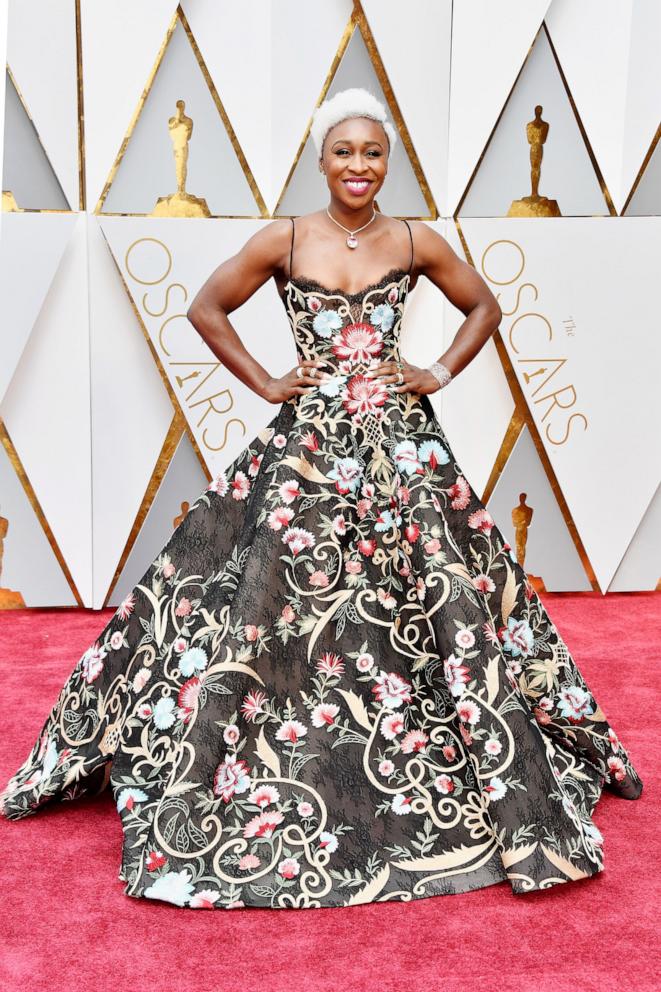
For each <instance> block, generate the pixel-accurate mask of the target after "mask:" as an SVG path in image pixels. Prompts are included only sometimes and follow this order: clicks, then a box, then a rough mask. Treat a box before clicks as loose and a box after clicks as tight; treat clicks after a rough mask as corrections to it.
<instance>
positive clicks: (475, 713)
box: [457, 699, 482, 724]
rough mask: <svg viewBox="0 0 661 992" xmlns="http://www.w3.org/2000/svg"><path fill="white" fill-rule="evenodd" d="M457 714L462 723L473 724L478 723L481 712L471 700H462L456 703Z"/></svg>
mask: <svg viewBox="0 0 661 992" xmlns="http://www.w3.org/2000/svg"><path fill="white" fill-rule="evenodd" d="M457 713H458V714H459V719H460V720H462V721H463V722H464V723H470V724H475V723H478V722H479V719H480V716H481V715H482V710H481V709H480V707H479V706H478V705H477V703H474V702H473V700H472V699H464V700H462V701H460V702H458V703H457Z"/></svg>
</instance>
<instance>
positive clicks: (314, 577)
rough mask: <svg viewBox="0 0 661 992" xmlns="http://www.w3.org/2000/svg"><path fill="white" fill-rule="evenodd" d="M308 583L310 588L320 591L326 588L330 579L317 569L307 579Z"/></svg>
mask: <svg viewBox="0 0 661 992" xmlns="http://www.w3.org/2000/svg"><path fill="white" fill-rule="evenodd" d="M308 582H309V583H310V585H311V586H317V587H318V588H320V589H325V588H326V586H327V585H328V584H329V582H330V579H329V578H328V576H327V575H326V573H325V572H322V571H320V569H317V570H316V571H315V572H312V574H311V575H310V577H309V579H308Z"/></svg>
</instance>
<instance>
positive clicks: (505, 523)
mask: <svg viewBox="0 0 661 992" xmlns="http://www.w3.org/2000/svg"><path fill="white" fill-rule="evenodd" d="M521 493H525V499H524V506H526V507H529V508H530V509H531V510H532V517H531V519H530V523H529V524H528V532H527V540H526V546H525V557H524V559H523V562H522V564H523V567H524V568H525V570H526V572H527V573H528V574H529V575H535V576H539V577H540V578H541V579H542V580H543V582H544V588H545V589H546V590H547V591H548V592H559V591H568V590H571V591H572V592H577V591H579V590H581V591H585V592H589V591H590V589H591V588H592V587H591V585H590V580H589V579H588V577H587V575H586V574H585V569H584V568H583V564H582V562H581V559H580V557H579V555H578V552H577V551H576V548H575V547H574V542H573V541H572V539H571V535H570V533H569V531H568V530H567V524H566V523H565V520H564V517H563V516H562V513H561V511H560V507H559V506H558V502H557V500H556V498H555V494H554V492H553V489H552V488H551V484H550V482H549V480H548V478H547V477H546V473H545V472H544V468H543V466H542V464H541V462H540V460H539V456H538V454H537V449H536V448H535V445H534V443H533V440H532V438H531V437H530V432H529V430H528V428H527V427H524V429H523V430H522V432H521V434H519V437H518V438H517V441H516V444H515V445H514V448H513V450H512V453H511V455H510V457H509V458H508V459H507V463H506V465H505V467H504V468H503V471H502V473H501V475H500V478H499V479H498V482H497V483H496V486H495V488H494V491H493V494H492V496H491V499H490V500H489V502H488V507H489V511H490V512H491V515H492V516H493V518H494V520H495V521H496V523H497V524H498V526H499V528H500V530H501V531H502V532H503V534H504V535H505V536H506V538H507V540H508V541H509V542H510V544H511V545H512V548H513V549H514V552H515V554H517V555H518V552H517V544H516V528H515V525H514V522H513V520H512V511H513V510H517V511H518V508H519V506H520V505H521V500H520V496H521Z"/></svg>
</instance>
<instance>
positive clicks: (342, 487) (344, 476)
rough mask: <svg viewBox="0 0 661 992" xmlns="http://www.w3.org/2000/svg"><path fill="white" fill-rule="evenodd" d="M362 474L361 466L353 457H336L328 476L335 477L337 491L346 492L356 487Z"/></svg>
mask: <svg viewBox="0 0 661 992" xmlns="http://www.w3.org/2000/svg"><path fill="white" fill-rule="evenodd" d="M362 474H363V467H362V465H361V464H360V462H359V461H357V460H356V459H355V458H336V459H335V465H334V466H333V468H332V469H331V470H330V472H329V473H328V478H329V479H335V485H336V488H337V490H338V492H341V493H348V492H349V490H351V491H352V492H353V491H354V490H355V489H357V488H358V486H359V485H360V479H361V477H362Z"/></svg>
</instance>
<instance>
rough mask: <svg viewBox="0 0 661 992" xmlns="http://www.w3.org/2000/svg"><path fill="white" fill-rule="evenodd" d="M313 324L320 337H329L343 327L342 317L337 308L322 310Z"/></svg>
mask: <svg viewBox="0 0 661 992" xmlns="http://www.w3.org/2000/svg"><path fill="white" fill-rule="evenodd" d="M312 326H313V328H314V330H315V331H316V333H317V334H318V335H319V337H320V338H329V337H330V336H331V334H332V333H333V331H337V330H338V328H340V327H342V318H341V317H340V315H339V313H338V312H337V310H320V311H319V313H318V314H317V315H316V317H315V318H314V320H313V321H312Z"/></svg>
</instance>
